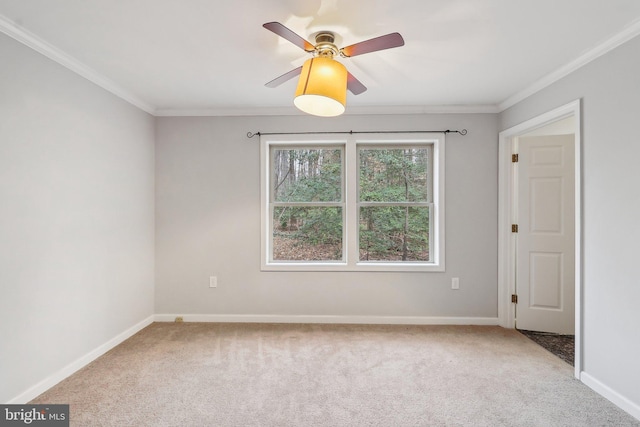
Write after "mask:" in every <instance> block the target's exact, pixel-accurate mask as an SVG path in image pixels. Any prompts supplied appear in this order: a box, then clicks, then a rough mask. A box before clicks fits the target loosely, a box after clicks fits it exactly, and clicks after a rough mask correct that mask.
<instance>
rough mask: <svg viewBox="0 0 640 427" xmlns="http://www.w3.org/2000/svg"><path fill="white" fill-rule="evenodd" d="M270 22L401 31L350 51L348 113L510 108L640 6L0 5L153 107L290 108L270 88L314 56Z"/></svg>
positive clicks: (124, 93) (97, 0)
mask: <svg viewBox="0 0 640 427" xmlns="http://www.w3.org/2000/svg"><path fill="white" fill-rule="evenodd" d="M270 21H279V22H281V23H283V24H284V25H286V26H287V27H289V28H290V29H292V30H293V31H295V32H296V33H298V34H299V35H301V36H302V37H304V38H306V39H307V40H309V41H311V42H313V41H314V40H313V37H312V36H311V34H313V33H315V32H317V31H319V30H332V31H335V32H337V33H338V36H339V39H341V40H338V41H339V43H337V44H338V45H339V47H342V46H346V45H349V44H353V43H356V42H359V41H363V40H366V39H369V38H372V37H377V36H380V35H384V34H387V33H391V32H396V31H397V32H399V33H401V34H402V36H403V37H404V39H405V43H406V44H405V46H403V47H400V48H395V49H390V50H385V51H380V52H374V53H369V54H366V55H362V56H358V57H354V58H347V59H340V60H341V62H343V63H344V64H345V65H346V66H347V68H348V69H349V71H350V72H351V73H352V74H354V75H355V76H356V77H357V78H358V79H359V80H360V81H361V82H362V83H364V84H365V85H366V86H367V87H368V90H367V91H366V92H364V93H363V94H361V95H358V96H355V95H353V94H351V93H349V94H348V98H347V103H348V105H347V112H351V113H353V112H394V111H398V112H400V111H402V112H419V111H436V110H438V111H500V110H502V109H504V108H506V107H508V106H510V105H512V104H513V103H514V102H517V101H518V100H520V99H522V98H523V97H525V96H527V95H529V94H531V93H533V92H535V91H536V90H538V89H540V88H542V87H544V86H545V85H547V84H549V83H551V82H553V81H555V80H557V79H558V78H560V77H562V76H564V75H566V74H567V73H568V72H571V71H572V70H574V69H576V68H578V67H579V66H581V65H583V64H584V63H586V62H588V61H590V60H592V59H593V58H595V57H597V56H599V55H601V54H602V53H605V52H606V51H608V50H610V49H612V48H613V47H615V46H617V45H619V44H620V43H622V42H624V41H626V40H629V39H630V38H632V37H635V36H637V35H638V34H640V1H638V0H607V1H603V0H377V1H373V0H305V1H300V0H234V1H223V0H0V31H2V32H5V33H6V34H8V35H10V36H12V37H14V38H16V39H18V40H20V41H22V42H24V43H25V44H27V45H29V46H31V47H33V48H35V49H36V50H38V51H40V52H42V53H44V54H46V55H48V56H49V57H51V58H53V59H55V60H57V61H58V62H60V63H62V64H64V65H66V66H68V67H69V68H71V69H73V70H75V71H76V72H78V73H80V74H82V75H84V76H85V77H87V78H89V79H91V80H92V81H94V82H96V83H98V84H100V85H101V86H103V87H105V88H107V89H109V90H111V91H112V92H114V93H116V94H117V95H119V96H121V97H123V98H124V99H127V100H128V101H129V102H131V103H133V104H135V105H137V106H139V107H141V108H142V109H144V110H146V111H148V112H150V113H153V114H157V115H171V114H176V115H182V114H222V115H228V114H274V113H278V114H286V113H289V112H294V111H295V109H294V107H293V102H292V98H293V92H294V90H295V85H296V80H295V79H293V80H290V81H289V82H287V83H285V84H283V85H282V86H280V87H278V88H275V89H269V88H266V87H265V86H264V84H265V83H266V82H268V81H270V80H272V79H273V78H275V77H277V76H279V75H280V74H283V73H285V72H287V71H289V70H291V69H293V68H295V67H297V66H299V65H302V62H303V61H304V60H305V59H307V58H308V57H309V54H306V53H305V52H304V51H302V50H301V49H299V48H297V47H296V46H294V45H293V44H291V43H289V42H287V41H285V40H284V39H281V38H279V37H278V36H276V35H275V34H273V33H271V32H270V31H267V30H266V29H264V28H262V24H263V23H265V22H270Z"/></svg>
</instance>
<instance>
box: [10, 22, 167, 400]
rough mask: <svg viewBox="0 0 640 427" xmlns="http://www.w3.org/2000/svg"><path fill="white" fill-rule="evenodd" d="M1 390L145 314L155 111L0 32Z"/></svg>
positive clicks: (13, 391)
mask: <svg viewBox="0 0 640 427" xmlns="http://www.w3.org/2000/svg"><path fill="white" fill-rule="evenodd" d="M0 57H1V58H2V66H1V67H0V313H1V314H2V321H1V322H0V402H6V401H9V400H10V399H13V398H15V397H17V396H18V395H20V394H22V393H24V392H25V391H26V390H27V389H29V388H30V387H32V386H34V385H36V384H38V383H40V382H41V381H43V380H45V379H46V378H47V377H49V376H50V375H52V374H54V373H55V372H59V371H60V370H61V369H63V368H64V367H65V366H67V365H69V364H71V363H72V362H74V361H76V360H78V359H80V358H81V357H83V356H84V355H86V354H87V353H89V352H91V351H92V350H94V349H96V348H97V347H99V346H101V345H103V344H104V343H106V342H107V341H109V340H110V339H112V338H114V337H115V336H116V335H118V334H121V333H122V332H123V331H125V330H126V329H128V328H130V327H132V326H133V325H135V324H137V323H138V322H140V321H142V320H143V319H145V318H148V317H149V316H151V315H152V314H153V281H154V277H153V274H154V273H153V262H154V259H153V251H154V247H153V245H154V236H153V233H154V229H153V220H154V217H153V215H154V213H153V210H154V201H153V197H154V193H153V191H154V190H153V188H154V176H153V174H154V169H153V168H154V157H153V156H154V119H153V117H151V116H149V115H148V114H146V113H143V112H141V111H140V110H138V109H137V108H135V107H132V106H131V105H129V104H128V103H126V102H124V101H122V100H120V99H119V98H116V97H114V96H113V95H111V94H109V93H107V92H106V91H104V90H102V89H100V88H98V87H97V86H95V85H94V84H92V83H90V82H88V81H87V80H85V79H83V78H81V77H79V76H77V75H76V74H74V73H72V72H71V71H69V70H67V69H66V68H63V67H61V66H59V65H58V64H56V63H54V62H52V61H50V60H48V59H46V58H45V57H44V56H42V55H40V54H38V53H36V52H34V51H33V50H31V49H30V48H28V47H26V46H24V45H22V44H20V43H18V42H15V41H14V40H13V39H10V38H8V37H7V36H5V35H4V34H0Z"/></svg>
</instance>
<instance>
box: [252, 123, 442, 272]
mask: <svg viewBox="0 0 640 427" xmlns="http://www.w3.org/2000/svg"><path fill="white" fill-rule="evenodd" d="M261 157H262V159H261V167H262V171H261V188H262V191H261V196H262V218H263V219H262V239H261V240H262V269H263V270H298V271H323V270H325V271H327V270H328V271H444V206H443V200H444V194H443V190H444V135H442V134H428V135H427V134H378V135H373V134H372V135H366V134H363V135H353V134H350V135H348V136H346V137H345V136H336V137H335V138H326V137H322V135H303V136H297V135H291V136H286V137H284V136H272V137H267V136H264V135H263V136H262V137H261Z"/></svg>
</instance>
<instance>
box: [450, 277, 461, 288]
mask: <svg viewBox="0 0 640 427" xmlns="http://www.w3.org/2000/svg"><path fill="white" fill-rule="evenodd" d="M451 289H460V278H459V277H454V278H453V279H451Z"/></svg>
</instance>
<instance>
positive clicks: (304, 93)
mask: <svg viewBox="0 0 640 427" xmlns="http://www.w3.org/2000/svg"><path fill="white" fill-rule="evenodd" d="M293 103H294V104H295V106H296V107H298V108H299V109H300V110H302V111H304V112H305V113H307V114H312V115H314V116H322V117H334V116H339V115H340V114H342V113H344V110H345V107H346V105H347V69H346V68H345V66H344V65H342V64H341V63H339V62H338V61H335V60H333V59H331V58H324V57H316V58H311V59H308V60H307V61H306V62H305V63H304V65H303V66H302V72H301V73H300V80H298V87H297V89H296V96H295V98H294V100H293Z"/></svg>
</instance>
